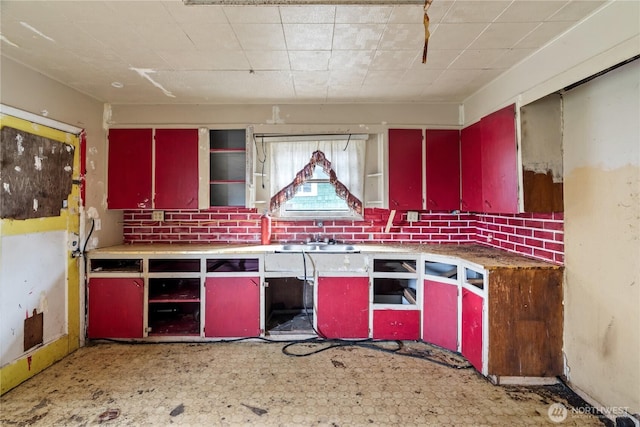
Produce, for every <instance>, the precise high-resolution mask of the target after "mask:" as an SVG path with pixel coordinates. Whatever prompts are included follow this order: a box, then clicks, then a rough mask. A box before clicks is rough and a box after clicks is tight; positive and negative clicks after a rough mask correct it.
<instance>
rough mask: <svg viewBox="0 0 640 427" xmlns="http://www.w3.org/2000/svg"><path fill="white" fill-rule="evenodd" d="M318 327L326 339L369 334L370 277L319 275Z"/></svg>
mask: <svg viewBox="0 0 640 427" xmlns="http://www.w3.org/2000/svg"><path fill="white" fill-rule="evenodd" d="M317 286H318V291H317V301H316V306H317V316H318V317H317V322H316V323H317V328H318V332H319V333H320V335H322V336H323V337H325V338H367V337H368V336H369V278H368V277H323V276H320V277H318V284H317Z"/></svg>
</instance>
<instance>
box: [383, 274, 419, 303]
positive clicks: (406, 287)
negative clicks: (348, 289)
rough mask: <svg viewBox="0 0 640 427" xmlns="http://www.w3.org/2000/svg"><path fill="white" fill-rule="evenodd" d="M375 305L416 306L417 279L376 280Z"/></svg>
mask: <svg viewBox="0 0 640 427" xmlns="http://www.w3.org/2000/svg"><path fill="white" fill-rule="evenodd" d="M373 303H374V304H404V305H415V304H416V279H401V278H375V279H374V280H373Z"/></svg>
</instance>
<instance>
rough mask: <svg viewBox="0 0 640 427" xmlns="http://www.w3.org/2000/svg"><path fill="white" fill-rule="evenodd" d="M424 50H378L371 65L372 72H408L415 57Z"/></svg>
mask: <svg viewBox="0 0 640 427" xmlns="http://www.w3.org/2000/svg"><path fill="white" fill-rule="evenodd" d="M418 53H419V54H420V56H422V49H420V51H418V49H416V50H378V51H376V56H375V58H374V59H373V62H372V63H371V66H370V68H371V69H372V70H406V69H408V68H409V67H411V64H412V63H413V60H414V59H415V57H416V56H417V55H418Z"/></svg>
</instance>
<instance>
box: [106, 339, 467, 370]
mask: <svg viewBox="0 0 640 427" xmlns="http://www.w3.org/2000/svg"><path fill="white" fill-rule="evenodd" d="M254 340H259V341H263V342H266V343H269V344H285V345H284V347H282V353H283V354H284V355H286V356H289V357H308V356H313V355H314V354H318V353H322V352H323V351H327V350H331V349H334V348H343V347H360V348H365V349H368V350H374V351H381V352H383V353H390V354H394V355H397V356H405V357H413V358H416V359H421V360H426V361H429V362H432V363H435V364H437V365H440V366H444V367H447V368H451V369H470V368H472V367H473V366H472V365H471V364H470V363H468V362H467V363H462V362H461V364H454V363H449V362H445V361H442V360H439V359H438V358H437V357H434V356H433V354H432V352H431V350H427V351H426V352H421V351H412V350H410V349H408V350H407V349H406V347H405V345H404V343H403V342H402V341H399V340H373V339H370V338H366V339H361V340H345V339H325V338H319V337H310V338H306V339H299V340H290V341H284V340H272V339H269V338H265V337H242V338H232V339H222V340H216V341H205V342H194V341H146V340H135V339H133V340H122V339H114V338H100V339H97V340H96V341H107V342H112V343H117V344H190V345H194V344H196V345H200V344H230V343H237V342H241V341H254ZM416 342H420V341H416ZM390 344H393V346H392V347H391V348H389V345H390ZM424 344H425V345H429V346H431V347H433V348H434V349H435V350H436V351H438V352H442V353H444V354H447V355H450V356H453V357H457V358H460V359H461V360H463V359H464V357H463V356H462V355H461V354H460V353H457V352H454V351H451V350H448V349H445V348H442V347H439V346H436V345H434V344H428V343H424ZM296 345H304V346H306V347H308V346H309V345H318V346H322V347H320V348H315V349H313V350H311V351H307V352H304V353H296V352H292V351H290V349H291V348H292V347H294V346H296Z"/></svg>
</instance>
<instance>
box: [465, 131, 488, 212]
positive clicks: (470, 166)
mask: <svg viewBox="0 0 640 427" xmlns="http://www.w3.org/2000/svg"><path fill="white" fill-rule="evenodd" d="M480 127H481V123H480V122H477V123H474V124H472V125H471V126H468V127H466V128H464V129H462V131H461V133H460V175H461V178H462V194H461V206H460V209H461V210H463V211H467V212H483V202H482V201H483V198H482V149H481V146H482V133H481V131H480Z"/></svg>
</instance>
